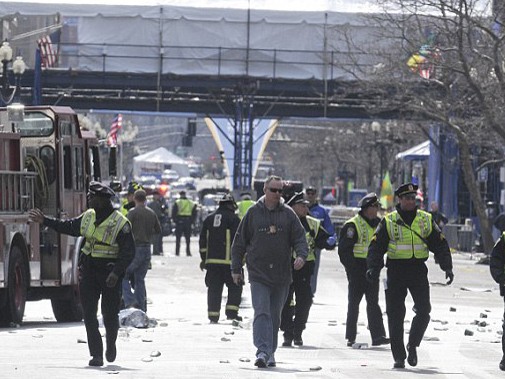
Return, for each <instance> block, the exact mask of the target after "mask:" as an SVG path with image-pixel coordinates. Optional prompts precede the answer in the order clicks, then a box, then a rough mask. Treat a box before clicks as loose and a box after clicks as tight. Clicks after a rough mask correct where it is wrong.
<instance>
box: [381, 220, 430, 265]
mask: <svg viewBox="0 0 505 379" xmlns="http://www.w3.org/2000/svg"><path fill="white" fill-rule="evenodd" d="M384 218H385V220H386V228H387V232H388V235H389V245H388V250H387V256H388V258H389V259H411V258H412V257H414V258H416V259H426V258H428V256H429V250H428V246H427V245H426V242H424V241H423V239H424V240H426V238H428V236H429V235H430V234H431V232H432V218H431V214H430V213H428V212H425V211H422V210H417V214H416V217H415V218H414V221H413V222H412V225H411V226H410V229H412V230H410V229H409V228H408V227H406V226H401V225H398V223H397V221H398V220H399V219H401V217H400V215H399V214H398V211H394V212H391V213H389V214H387V215H386V216H385V217H384ZM416 233H417V234H416ZM418 234H419V235H418ZM420 236H421V237H422V239H421V237H420Z"/></svg>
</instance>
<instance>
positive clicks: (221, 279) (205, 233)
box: [200, 194, 242, 324]
mask: <svg viewBox="0 0 505 379" xmlns="http://www.w3.org/2000/svg"><path fill="white" fill-rule="evenodd" d="M236 209H237V204H236V203H235V200H234V199H233V196H231V195H230V194H226V195H224V196H223V197H222V198H221V199H220V200H219V206H218V208H217V210H216V211H215V212H213V213H211V214H210V215H208V216H207V217H206V218H205V220H204V221H203V225H202V230H201V232H200V257H201V258H202V261H201V262H200V269H201V270H202V271H203V270H204V269H207V273H206V275H205V285H206V286H207V288H208V290H207V312H208V313H207V315H208V317H209V320H210V322H211V323H213V324H216V323H217V322H218V321H219V313H220V309H221V298H222V296H223V286H224V285H225V284H226V287H228V300H227V301H226V318H227V319H228V320H239V321H241V320H242V317H240V316H238V310H239V306H240V300H241V298H242V284H235V283H234V282H233V278H232V276H231V255H230V252H231V243H232V242H233V237H234V236H235V233H236V231H237V228H238V225H239V224H240V219H239V218H238V216H237V215H236V214H235V210H236Z"/></svg>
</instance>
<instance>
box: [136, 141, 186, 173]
mask: <svg viewBox="0 0 505 379" xmlns="http://www.w3.org/2000/svg"><path fill="white" fill-rule="evenodd" d="M164 170H175V171H177V173H178V174H179V175H180V176H189V167H188V163H187V162H186V161H185V160H184V159H182V158H181V157H179V156H177V155H175V154H174V153H171V152H170V151H168V150H167V149H165V148H164V147H159V148H157V149H156V150H153V151H149V152H147V153H145V154H141V155H137V156H136V157H134V158H133V175H134V176H135V177H140V176H144V175H154V176H157V177H160V176H161V174H162V173H163V171H164Z"/></svg>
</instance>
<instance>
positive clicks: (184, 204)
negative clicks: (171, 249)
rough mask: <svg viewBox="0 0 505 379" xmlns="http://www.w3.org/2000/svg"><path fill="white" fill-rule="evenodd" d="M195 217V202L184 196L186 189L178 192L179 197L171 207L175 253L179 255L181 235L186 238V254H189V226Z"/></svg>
mask: <svg viewBox="0 0 505 379" xmlns="http://www.w3.org/2000/svg"><path fill="white" fill-rule="evenodd" d="M195 218H196V204H195V202H194V201H192V200H190V199H188V198H187V197H186V191H184V190H183V191H181V192H179V198H178V199H177V200H176V201H175V203H174V205H173V207H172V220H174V222H175V255H179V251H180V249H181V237H182V235H183V234H184V238H185V239H186V255H187V256H188V257H190V256H191V250H190V248H189V243H190V239H191V227H192V226H193V223H194V222H195Z"/></svg>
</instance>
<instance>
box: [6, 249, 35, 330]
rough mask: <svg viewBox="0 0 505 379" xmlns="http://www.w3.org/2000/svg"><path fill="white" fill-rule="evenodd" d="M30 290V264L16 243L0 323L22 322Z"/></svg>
mask: <svg viewBox="0 0 505 379" xmlns="http://www.w3.org/2000/svg"><path fill="white" fill-rule="evenodd" d="M27 290H28V265H27V263H26V259H25V257H24V256H23V253H22V251H21V249H20V248H19V247H18V246H16V245H14V246H13V247H12V249H11V253H10V257H9V279H8V287H7V291H6V293H5V295H6V299H5V300H6V302H5V304H3V306H2V308H1V311H0V324H3V325H9V324H10V323H14V324H21V322H22V321H23V315H24V313H25V303H26V293H27Z"/></svg>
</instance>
